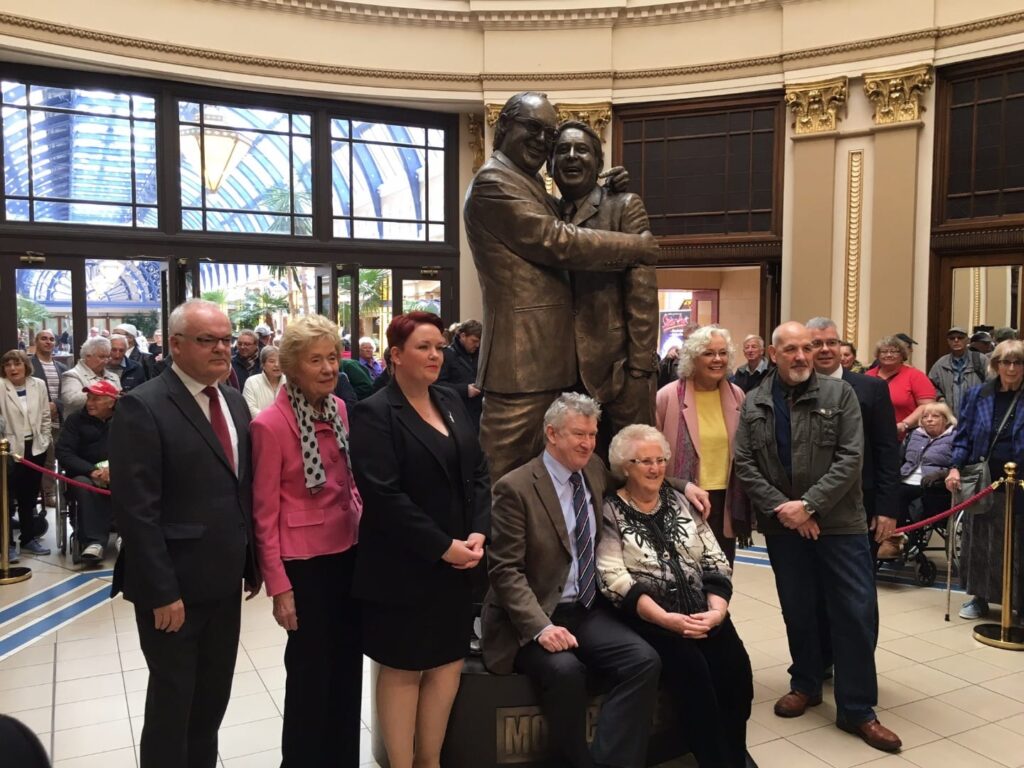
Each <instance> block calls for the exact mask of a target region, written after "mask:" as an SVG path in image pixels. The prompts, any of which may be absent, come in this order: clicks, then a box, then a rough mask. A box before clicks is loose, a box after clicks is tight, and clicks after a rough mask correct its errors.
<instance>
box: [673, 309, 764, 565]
mask: <svg viewBox="0 0 1024 768" xmlns="http://www.w3.org/2000/svg"><path fill="white" fill-rule="evenodd" d="M733 351H734V350H733V346H732V339H731V338H730V336H729V332H728V331H727V330H725V329H724V328H719V327H718V326H717V325H706V326H703V327H701V328H698V329H697V330H696V331H694V332H693V333H692V334H690V336H689V338H687V339H686V342H685V343H684V344H683V347H682V349H680V350H679V364H678V370H679V380H678V381H675V382H672V383H671V384H667V385H665V386H664V387H662V388H661V389H659V390H658V394H657V398H656V405H655V408H656V410H655V415H656V421H657V427H658V430H659V431H660V432H661V433H662V434H663V435H664V436H665V439H666V440H668V444H669V446H670V447H671V448H672V459H671V466H670V467H669V471H668V473H667V476H668V477H676V478H680V479H685V480H689V481H691V482H693V483H696V484H697V485H698V486H699V487H700V488H702V489H704V490H705V491H707V492H708V495H709V496H710V500H711V512H710V513H709V514H708V516H707V521H708V525H710V526H711V530H712V531H713V532H714V534H715V538H716V539H717V540H718V543H719V545H720V546H721V547H722V550H723V551H724V552H725V554H726V557H728V558H729V565H730V566H731V565H732V564H733V561H734V560H735V559H736V538H737V536H740V537H742V538H744V539H746V538H747V537H748V536H749V535H750V510H749V504H748V503H747V498H746V495H745V494H744V493H743V489H742V488H741V487H740V484H739V480H738V479H737V478H736V476H735V475H734V474H733V472H732V441H733V436H734V435H735V434H736V426H737V425H738V424H739V419H740V407H741V406H742V405H743V399H744V394H743V390H741V389H740V388H739V387H737V386H736V385H735V384H731V383H729V378H728V377H729V369H730V363H731V361H732V356H733Z"/></svg>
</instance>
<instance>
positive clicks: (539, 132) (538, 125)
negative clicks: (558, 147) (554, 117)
mask: <svg viewBox="0 0 1024 768" xmlns="http://www.w3.org/2000/svg"><path fill="white" fill-rule="evenodd" d="M512 119H513V120H514V121H515V122H517V123H519V124H520V125H521V126H523V128H525V129H526V132H527V133H528V134H530V135H531V136H540V137H541V138H542V139H544V141H546V142H547V143H548V144H554V143H555V138H556V137H557V136H558V129H557V128H555V126H553V125H545V124H544V123H542V122H541V121H540V120H534V119H533V118H532V117H513V118H512Z"/></svg>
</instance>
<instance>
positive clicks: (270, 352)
mask: <svg viewBox="0 0 1024 768" xmlns="http://www.w3.org/2000/svg"><path fill="white" fill-rule="evenodd" d="M280 354H281V350H280V349H278V348H277V347H275V346H274V345H273V344H267V346H265V347H264V348H263V349H261V350H260V365H263V364H264V363H265V362H267V358H268V357H271V356H276V355H280Z"/></svg>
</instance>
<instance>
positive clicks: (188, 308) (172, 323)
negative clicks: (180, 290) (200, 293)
mask: <svg viewBox="0 0 1024 768" xmlns="http://www.w3.org/2000/svg"><path fill="white" fill-rule="evenodd" d="M197 309H212V310H215V311H217V312H221V313H223V310H222V309H221V308H220V307H219V306H217V305H216V304H214V303H213V302H212V301H207V300H206V299H189V300H188V301H186V302H184V303H182V304H179V305H178V306H176V307H175V308H174V309H173V310H172V311H171V314H170V317H168V318H167V332H168V334H170V335H171V336H174V335H176V334H179V333H184V332H185V324H186V322H187V320H188V315H190V314H191V313H192V312H194V311H195V310H197Z"/></svg>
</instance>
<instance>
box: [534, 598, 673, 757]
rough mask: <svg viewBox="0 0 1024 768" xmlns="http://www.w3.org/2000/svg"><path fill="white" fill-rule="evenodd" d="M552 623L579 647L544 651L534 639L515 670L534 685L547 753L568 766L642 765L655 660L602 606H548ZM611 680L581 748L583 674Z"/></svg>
mask: <svg viewBox="0 0 1024 768" xmlns="http://www.w3.org/2000/svg"><path fill="white" fill-rule="evenodd" d="M551 621H552V623H553V624H556V625H558V626H562V627H565V628H566V629H568V630H569V631H570V632H572V633H573V635H575V636H576V640H577V641H578V642H579V647H578V648H575V649H573V650H571V651H560V652H558V653H549V652H548V651H546V650H544V648H543V647H542V646H541V645H540V644H539V643H537V642H531V643H527V644H526V645H524V646H523V647H522V648H520V649H519V653H518V654H517V655H516V660H515V669H516V671H517V672H520V673H522V674H525V675H527V676H528V677H529V678H530V679H531V680H532V681H533V682H534V684H535V685H536V686H537V688H538V690H539V694H540V702H541V710H542V711H543V712H544V717H545V718H546V719H547V721H548V738H549V740H550V745H551V751H552V752H553V753H554V754H556V755H558V756H559V757H560V758H562V759H563V760H565V761H566V762H567V763H568V764H569V765H570V766H573V768H591V766H595V765H602V766H615V767H616V768H640V767H641V766H644V765H646V756H647V740H648V736H649V733H650V728H651V719H652V717H653V715H654V706H655V703H656V701H657V696H658V679H659V676H660V674H661V660H660V658H659V656H658V652H657V651H655V650H654V649H653V648H652V647H651V646H650V645H649V644H648V643H647V641H645V640H644V639H643V638H641V637H640V636H639V635H638V634H637V633H636V632H634V631H633V630H632V629H630V628H629V627H628V626H626V625H625V624H624V623H623V622H622V621H620V620H619V618H618V617H617V616H616V615H615V614H614V613H613V612H612V609H611V608H609V607H607V606H606V605H603V604H602V600H601V598H598V602H597V603H595V604H594V607H592V608H591V609H590V610H587V609H586V608H583V607H582V606H578V605H575V606H571V607H562V606H559V607H558V608H557V609H555V612H554V615H553V616H552V617H551ZM588 669H589V670H591V671H593V672H597V673H598V674H599V675H600V676H602V677H603V678H604V679H607V680H609V681H610V682H611V683H612V688H611V690H610V691H609V692H608V695H607V696H606V697H605V699H604V703H603V704H602V705H601V713H600V715H599V717H598V721H597V729H596V732H595V733H594V742H593V745H592V747H590V748H588V747H587V737H586V733H587V670H588Z"/></svg>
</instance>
